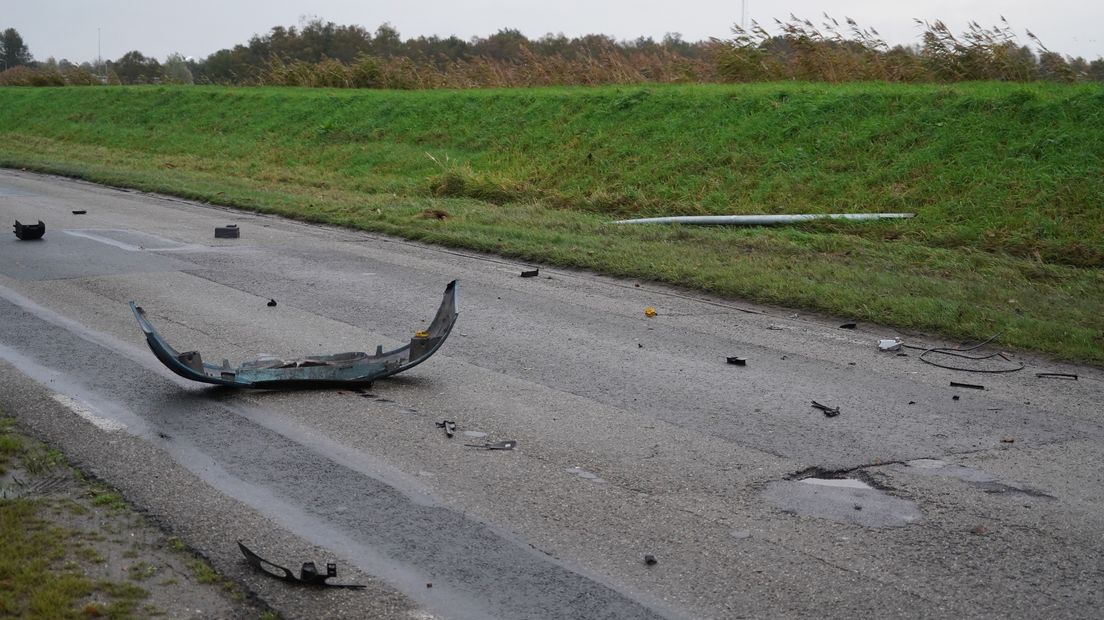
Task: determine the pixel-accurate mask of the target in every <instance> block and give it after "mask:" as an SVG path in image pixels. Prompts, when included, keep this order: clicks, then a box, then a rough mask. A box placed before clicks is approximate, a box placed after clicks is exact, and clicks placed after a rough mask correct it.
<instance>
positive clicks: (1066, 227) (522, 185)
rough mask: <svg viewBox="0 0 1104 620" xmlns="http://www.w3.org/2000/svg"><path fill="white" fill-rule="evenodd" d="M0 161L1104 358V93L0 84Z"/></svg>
mask: <svg viewBox="0 0 1104 620" xmlns="http://www.w3.org/2000/svg"><path fill="white" fill-rule="evenodd" d="M0 165H3V166H10V167H26V168H28V169H35V170H41V171H49V172H55V173H61V174H67V175H71V176H77V177H82V178H86V179H89V180H94V181H99V182H104V183H109V184H114V185H120V186H128V187H135V188H140V189H145V190H151V191H159V192H166V193H172V194H177V195H181V196H185V197H189V198H196V199H201V200H207V201H210V202H214V203H218V204H224V205H232V206H237V207H241V208H245V209H252V210H257V211H263V212H268V213H278V214H282V215H286V216H290V217H295V218H301V219H308V220H312V221H319V222H326V223H333V224H339V225H344V226H350V227H355V228H361V229H365V230H371V231H377V232H382V233H388V234H393V235H399V236H403V237H407V238H411V239H419V240H424V241H428V242H432V243H437V244H442V245H449V246H455V247H466V248H471V249H476V250H483V251H489V252H496V253H499V254H502V255H506V256H511V257H516V258H521V259H526V260H532V261H541V262H545V263H549V264H555V265H563V266H572V267H583V268H588V269H595V270H598V271H601V272H605V273H609V274H615V275H622V276H628V277H634V278H644V279H650V280H655V281H662V282H669V283H674V284H678V285H681V286H686V287H691V288H696V289H701V290H705V291H709V292H712V293H716V294H720V295H727V296H739V297H745V298H749V299H753V300H756V301H761V302H768V303H777V304H783V305H787V306H792V307H798V308H804V309H813V310H819V311H824V312H829V313H834V314H839V315H845V316H848V317H854V318H858V319H863V320H870V321H878V322H883V323H887V324H890V325H896V326H899V327H903V328H916V329H927V330H935V331H939V332H942V333H944V334H947V335H950V336H956V337H963V338H977V337H983V336H988V335H990V334H992V333H995V332H998V331H1001V332H1003V335H1002V336H1001V342H1003V343H1004V344H1006V345H1011V346H1017V347H1023V348H1027V349H1034V350H1038V351H1043V352H1046V353H1050V354H1053V355H1055V356H1058V357H1061V358H1067V359H1073V360H1081V361H1087V362H1091V363H1096V364H1101V363H1104V318H1102V317H1104V312H1101V308H1104V271H1102V270H1101V267H1102V266H1104V208H1102V207H1101V204H1102V202H1104V88H1102V87H1100V86H1096V85H1084V86H1064V85H1054V84H1031V85H1016V84H991V83H979V84H964V85H955V86H927V85H925V86H908V85H884V84H847V85H839V86H827V85H813V84H789V83H787V84H755V85H740V86H655V87H648V88H628V89H625V88H613V87H608V88H592V89H588V88H549V89H514V90H474V91H414V92H387V91H328V90H317V89H301V90H299V89H227V88H214V87H211V88H207V87H203V88H200V87H179V88H169V87H148V88H84V89H76V88H72V89H0ZM432 210H441V211H444V212H446V213H447V214H448V217H447V218H444V219H437V218H435V217H426V215H427V213H426V211H432ZM877 211H914V212H916V213H917V214H918V217H917V218H916V219H914V220H908V221H892V222H874V223H866V224H853V223H850V224H849V223H815V224H806V225H802V226H797V227H789V228H772V229H764V228H760V229H727V228H709V229H698V228H689V227H668V228H660V227H620V226H612V225H609V224H608V222H609V221H610V220H611V219H613V218H616V217H622V216H638V215H639V216H647V215H658V214H704V213H803V212H811V213H826V212H877Z"/></svg>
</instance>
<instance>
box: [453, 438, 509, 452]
mask: <svg viewBox="0 0 1104 620" xmlns="http://www.w3.org/2000/svg"><path fill="white" fill-rule="evenodd" d="M464 445H465V446H466V447H468V448H483V449H484V450H513V449H514V447H515V446H517V442H516V441H513V440H507V441H496V442H495V443H484V444H476V443H466V444H464Z"/></svg>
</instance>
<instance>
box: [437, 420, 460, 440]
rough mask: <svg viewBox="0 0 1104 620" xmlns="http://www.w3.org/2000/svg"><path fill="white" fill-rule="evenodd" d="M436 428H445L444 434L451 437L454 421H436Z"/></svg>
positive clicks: (454, 425)
mask: <svg viewBox="0 0 1104 620" xmlns="http://www.w3.org/2000/svg"><path fill="white" fill-rule="evenodd" d="M436 424H437V428H443V429H445V436H446V437H449V438H451V437H452V434H453V433H455V432H456V422H453V421H452V420H441V421H440V422H436Z"/></svg>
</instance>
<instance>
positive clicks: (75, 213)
mask: <svg viewBox="0 0 1104 620" xmlns="http://www.w3.org/2000/svg"><path fill="white" fill-rule="evenodd" d="M85 213H88V211H86V210H84V209H77V210H76V211H73V215H84V214H85Z"/></svg>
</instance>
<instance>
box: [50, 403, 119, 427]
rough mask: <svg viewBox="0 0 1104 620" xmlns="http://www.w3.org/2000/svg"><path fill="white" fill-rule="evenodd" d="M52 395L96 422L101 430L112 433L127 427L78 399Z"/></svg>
mask: <svg viewBox="0 0 1104 620" xmlns="http://www.w3.org/2000/svg"><path fill="white" fill-rule="evenodd" d="M51 397H52V398H53V399H54V400H56V401H57V402H59V403H61V404H62V406H64V407H65V408H66V409H69V410H70V411H72V412H73V413H75V414H77V415H79V416H80V417H82V418H84V419H85V420H88V421H89V422H91V423H92V424H94V425H95V426H96V427H97V428H99V429H100V430H103V431H106V432H108V433H112V432H115V431H121V430H123V429H124V428H126V424H123V423H122V422H117V421H115V420H111V419H108V418H105V417H102V416H98V415H96V414H95V413H93V411H92V409H91V408H90V407H88V406H87V405H85V404H84V403H82V402H80V401H78V400H76V399H73V398H70V397H68V396H66V395H65V394H51Z"/></svg>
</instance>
